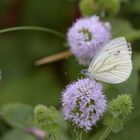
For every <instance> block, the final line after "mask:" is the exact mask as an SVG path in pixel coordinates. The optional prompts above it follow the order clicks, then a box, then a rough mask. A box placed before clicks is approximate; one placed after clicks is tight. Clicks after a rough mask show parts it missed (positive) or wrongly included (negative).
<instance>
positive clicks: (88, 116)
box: [62, 78, 106, 131]
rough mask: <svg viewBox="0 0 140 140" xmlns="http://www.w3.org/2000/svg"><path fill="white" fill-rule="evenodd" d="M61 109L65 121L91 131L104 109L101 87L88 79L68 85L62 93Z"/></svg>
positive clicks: (104, 103) (104, 100)
mask: <svg viewBox="0 0 140 140" xmlns="http://www.w3.org/2000/svg"><path fill="white" fill-rule="evenodd" d="M62 107H63V113H64V116H65V119H66V120H69V121H72V122H73V123H74V124H75V125H77V126H78V127H80V128H83V129H84V130H85V131H89V130H91V129H92V126H94V125H95V124H96V122H97V121H98V120H99V119H100V117H101V116H102V115H103V112H104V111H105V109H106V98H105V96H104V95H103V94H102V85H101V84H99V83H97V82H96V81H94V80H90V79H88V78H85V79H81V80H78V81H77V82H74V83H72V84H70V85H68V86H67V88H66V89H65V90H64V91H63V93H62Z"/></svg>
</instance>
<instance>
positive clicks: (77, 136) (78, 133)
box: [76, 132, 82, 140]
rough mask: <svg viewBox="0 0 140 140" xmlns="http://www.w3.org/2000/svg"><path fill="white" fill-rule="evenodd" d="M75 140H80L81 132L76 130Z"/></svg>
mask: <svg viewBox="0 0 140 140" xmlns="http://www.w3.org/2000/svg"><path fill="white" fill-rule="evenodd" d="M76 140H82V132H77V135H76Z"/></svg>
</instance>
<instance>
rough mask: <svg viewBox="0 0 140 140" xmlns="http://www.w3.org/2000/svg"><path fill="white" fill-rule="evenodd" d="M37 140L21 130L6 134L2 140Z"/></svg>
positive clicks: (13, 130)
mask: <svg viewBox="0 0 140 140" xmlns="http://www.w3.org/2000/svg"><path fill="white" fill-rule="evenodd" d="M19 139H20V140H36V139H35V137H33V136H32V135H30V134H28V133H25V132H23V131H21V130H19V129H12V130H10V131H8V132H7V133H5V134H4V136H3V137H2V139H1V140H19Z"/></svg>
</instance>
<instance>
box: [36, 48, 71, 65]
mask: <svg viewBox="0 0 140 140" xmlns="http://www.w3.org/2000/svg"><path fill="white" fill-rule="evenodd" d="M71 55H73V54H72V53H71V51H69V50H67V51H63V52H60V53H57V54H54V55H51V56H48V57H45V58H42V59H40V60H37V61H36V62H35V65H37V66H39V65H43V64H47V63H51V62H55V61H58V60H61V59H65V58H68V57H69V56H71Z"/></svg>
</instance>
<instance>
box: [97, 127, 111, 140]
mask: <svg viewBox="0 0 140 140" xmlns="http://www.w3.org/2000/svg"><path fill="white" fill-rule="evenodd" d="M110 132H111V128H110V126H108V127H107V128H106V130H105V131H104V133H103V134H102V135H101V137H100V138H99V140H105V139H106V138H107V137H108V135H109V134H110Z"/></svg>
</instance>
